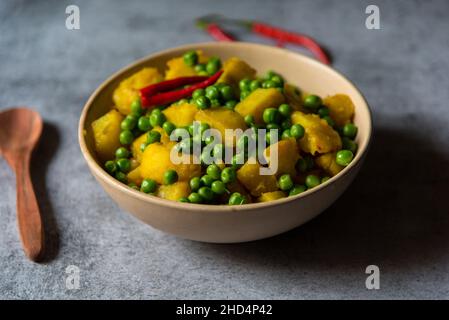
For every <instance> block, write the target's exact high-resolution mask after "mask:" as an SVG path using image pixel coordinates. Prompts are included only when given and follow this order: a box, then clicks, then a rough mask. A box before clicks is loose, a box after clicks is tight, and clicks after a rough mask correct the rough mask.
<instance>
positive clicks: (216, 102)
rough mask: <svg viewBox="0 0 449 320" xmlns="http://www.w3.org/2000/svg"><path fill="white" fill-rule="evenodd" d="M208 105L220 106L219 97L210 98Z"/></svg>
mask: <svg viewBox="0 0 449 320" xmlns="http://www.w3.org/2000/svg"><path fill="white" fill-rule="evenodd" d="M210 106H211V107H212V108H216V107H219V106H221V101H220V99H212V100H211V101H210Z"/></svg>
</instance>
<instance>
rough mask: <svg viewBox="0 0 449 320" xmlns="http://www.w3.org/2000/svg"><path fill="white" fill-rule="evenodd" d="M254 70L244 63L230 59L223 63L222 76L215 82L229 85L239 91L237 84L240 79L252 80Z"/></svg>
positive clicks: (237, 59)
mask: <svg viewBox="0 0 449 320" xmlns="http://www.w3.org/2000/svg"><path fill="white" fill-rule="evenodd" d="M255 75H256V70H254V69H253V68H251V67H250V66H249V65H248V64H247V63H246V62H245V61H243V60H240V59H239V58H236V57H232V58H230V59H228V60H226V62H225V63H224V66H223V74H222V75H221V76H220V79H218V81H217V82H224V83H227V84H230V85H231V86H233V87H234V89H235V90H237V91H238V89H239V82H240V80H242V79H245V78H246V79H254V76H255Z"/></svg>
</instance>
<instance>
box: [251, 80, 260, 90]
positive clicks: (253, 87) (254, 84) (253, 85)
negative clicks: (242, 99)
mask: <svg viewBox="0 0 449 320" xmlns="http://www.w3.org/2000/svg"><path fill="white" fill-rule="evenodd" d="M261 86H262V84H261V83H260V81H259V80H253V81H251V82H250V84H249V90H251V91H254V90H256V89H259V88H260V87H261Z"/></svg>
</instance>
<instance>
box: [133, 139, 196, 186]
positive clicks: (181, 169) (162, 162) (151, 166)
mask: <svg viewBox="0 0 449 320" xmlns="http://www.w3.org/2000/svg"><path fill="white" fill-rule="evenodd" d="M174 145H175V143H174V142H170V143H169V144H167V145H164V144H162V143H160V142H156V143H152V144H150V145H148V146H147V147H146V148H145V151H144V152H143V155H142V163H141V165H140V174H141V176H142V178H144V179H153V180H155V181H156V182H157V183H159V184H163V183H164V173H165V171H167V170H169V169H173V170H176V172H177V173H178V180H179V181H189V180H190V179H191V178H193V177H196V176H199V175H200V174H201V165H200V164H195V163H193V162H194V161H193V159H191V158H192V157H191V156H190V155H182V158H183V160H184V161H183V163H179V164H175V163H173V162H172V160H171V158H170V153H171V151H172V149H173V147H174ZM187 158H189V159H187ZM187 162H190V163H187Z"/></svg>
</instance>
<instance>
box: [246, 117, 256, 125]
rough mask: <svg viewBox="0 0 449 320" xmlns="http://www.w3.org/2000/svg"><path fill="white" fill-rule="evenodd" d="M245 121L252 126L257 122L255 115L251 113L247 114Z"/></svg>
mask: <svg viewBox="0 0 449 320" xmlns="http://www.w3.org/2000/svg"><path fill="white" fill-rule="evenodd" d="M245 123H246V124H247V125H248V126H252V125H253V124H254V123H255V120H254V116H253V115H251V114H247V115H246V116H245Z"/></svg>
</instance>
